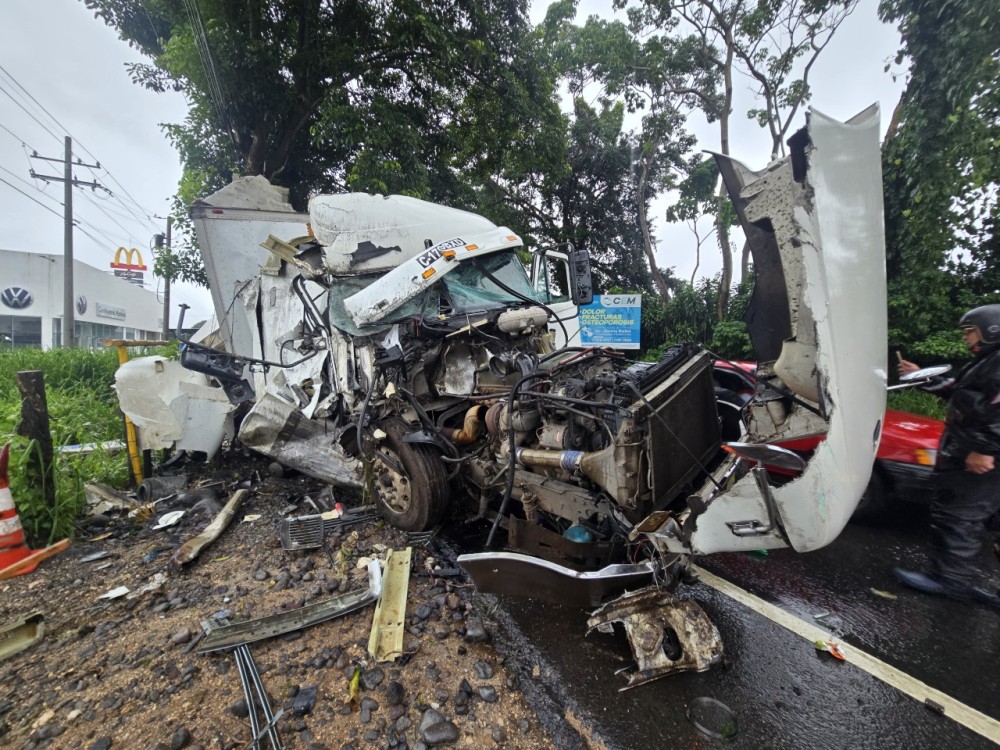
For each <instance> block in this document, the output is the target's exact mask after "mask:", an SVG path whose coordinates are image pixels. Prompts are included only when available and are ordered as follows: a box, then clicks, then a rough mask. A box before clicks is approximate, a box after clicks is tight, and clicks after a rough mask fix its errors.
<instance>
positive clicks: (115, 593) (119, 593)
mask: <svg viewBox="0 0 1000 750" xmlns="http://www.w3.org/2000/svg"><path fill="white" fill-rule="evenodd" d="M129 591H130V589H129V587H128V586H118V587H117V588H113V589H111V591H107V592H105V593H103V594H101V595H100V596H99V597H97V598H98V599H120V598H121V597H123V596H125V594H127V593H128V592H129Z"/></svg>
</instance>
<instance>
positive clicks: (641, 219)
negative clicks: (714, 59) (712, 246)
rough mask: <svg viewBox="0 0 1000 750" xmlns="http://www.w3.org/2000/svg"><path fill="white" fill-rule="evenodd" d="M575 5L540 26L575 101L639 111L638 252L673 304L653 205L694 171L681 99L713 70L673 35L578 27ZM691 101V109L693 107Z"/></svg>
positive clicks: (634, 191) (567, 3) (600, 23)
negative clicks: (613, 103)
mask: <svg viewBox="0 0 1000 750" xmlns="http://www.w3.org/2000/svg"><path fill="white" fill-rule="evenodd" d="M576 10H577V3H576V1H575V0H561V2H557V3H553V4H552V5H551V6H550V7H549V11H548V13H547V15H546V18H545V22H544V24H543V28H544V32H545V40H546V42H547V43H548V44H549V45H550V46H551V47H552V49H553V56H554V58H555V60H556V67H557V68H558V69H559V70H560V72H561V75H562V77H563V78H564V80H565V81H566V82H567V85H568V88H569V91H570V92H571V93H572V94H573V95H575V96H576V97H584V96H588V95H589V96H594V91H597V92H599V95H600V96H602V97H604V96H606V97H610V98H613V99H616V100H620V101H623V102H624V103H625V106H626V108H627V110H628V111H629V112H632V113H635V112H641V113H642V126H641V128H640V129H639V131H638V133H637V134H635V135H634V136H632V137H631V138H630V140H631V142H632V146H633V148H632V154H631V165H632V172H633V179H634V182H635V185H634V187H630V189H629V194H630V195H633V196H634V198H635V201H636V204H635V210H636V212H637V216H636V218H637V221H638V229H639V232H640V235H639V236H640V240H641V246H642V248H643V250H644V253H645V256H646V263H647V264H648V268H649V273H650V275H651V277H652V281H653V285H654V287H655V288H656V291H657V292H658V293H659V295H660V296H661V298H663V299H664V300H666V299H669V297H670V295H671V294H672V289H673V287H674V280H673V279H672V275H671V274H670V273H669V272H668V271H665V270H664V269H661V268H659V266H658V263H657V260H656V254H655V249H656V238H655V236H654V232H653V227H652V221H651V219H650V217H649V209H650V203H651V201H652V199H653V198H654V197H655V196H656V195H658V194H662V193H663V192H665V191H667V190H671V189H674V188H675V187H676V186H677V184H678V182H679V180H680V179H682V178H683V176H684V175H686V174H687V172H688V170H689V169H690V167H691V161H690V158H689V156H688V154H689V152H690V150H691V149H692V147H693V146H694V138H693V137H692V136H690V135H689V134H688V133H687V131H686V130H685V128H684V117H683V115H682V109H684V106H683V105H684V102H683V100H684V99H685V97H688V96H689V95H690V94H689V92H690V91H691V90H692V88H694V87H695V86H697V85H698V84H701V85H703V86H707V84H705V82H704V81H703V80H702V79H703V78H704V77H705V76H706V75H708V76H710V75H711V72H710V71H709V72H708V73H707V74H706V69H705V67H704V66H703V65H700V64H699V63H698V61H696V60H694V59H693V58H692V55H691V50H690V49H686V48H685V47H684V44H683V42H682V41H681V42H679V41H678V40H675V39H673V38H672V37H669V36H662V37H658V38H654V39H652V40H649V41H646V42H640V41H639V40H638V39H637V38H636V37H635V36H633V35H632V34H631V33H630V32H629V29H628V28H627V27H626V25H625V24H623V23H621V22H618V21H607V20H605V19H601V18H598V17H597V16H591V17H590V18H588V19H587V20H586V22H585V23H584V24H583V25H580V26H578V25H575V24H574V23H573V19H574V18H575V16H576ZM691 106H692V103H690V102H688V103H687V108H690V107H691Z"/></svg>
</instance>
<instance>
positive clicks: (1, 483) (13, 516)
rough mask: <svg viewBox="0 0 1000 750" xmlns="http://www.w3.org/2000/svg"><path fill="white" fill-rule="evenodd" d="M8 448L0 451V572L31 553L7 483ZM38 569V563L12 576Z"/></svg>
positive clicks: (25, 567)
mask: <svg viewBox="0 0 1000 750" xmlns="http://www.w3.org/2000/svg"><path fill="white" fill-rule="evenodd" d="M9 457H10V446H9V445H5V446H4V447H3V450H2V451H0V571H3V570H4V569H5V568H9V567H10V566H11V565H14V564H15V563H18V562H20V561H21V560H23V559H24V558H26V557H28V556H29V555H31V554H32V553H33V550H31V549H29V548H28V545H27V544H25V541H24V529H23V528H22V526H21V519H20V518H18V515H17V507H16V506H15V505H14V497H13V495H11V494H10V485H9V483H8V482H7V462H8V460H9ZM37 567H38V562H37V561H36V562H35V563H33V564H30V565H26V566H24V567H23V568H20V569H19V570H18V571H17V573H15V574H14V575H21V574H22V573H30V572H31V571H33V570H34V569H35V568H37Z"/></svg>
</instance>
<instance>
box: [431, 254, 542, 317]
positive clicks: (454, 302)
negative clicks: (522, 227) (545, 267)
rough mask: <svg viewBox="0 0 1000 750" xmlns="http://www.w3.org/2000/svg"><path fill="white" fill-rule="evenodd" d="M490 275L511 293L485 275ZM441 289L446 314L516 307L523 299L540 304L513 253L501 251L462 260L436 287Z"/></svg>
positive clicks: (522, 266) (526, 275)
mask: <svg viewBox="0 0 1000 750" xmlns="http://www.w3.org/2000/svg"><path fill="white" fill-rule="evenodd" d="M487 274H490V275H492V276H493V277H495V278H496V279H497V280H499V281H500V282H501V283H502V284H504V285H505V286H507V287H509V288H510V289H513V290H514V291H515V292H517V293H518V294H520V295H522V297H519V296H517V295H515V294H511V293H510V292H508V291H506V290H504V289H502V288H501V287H499V286H497V284H496V283H495V282H494V281H493V280H492V279H490V278H489V276H487ZM438 286H440V287H442V288H443V291H442V297H443V298H444V299H443V300H442V303H443V304H444V305H446V306H447V307H448V308H450V309H447V310H445V312H446V313H448V314H465V313H471V312H480V311H484V310H496V309H498V308H504V307H510V306H511V305H519V304H522V303H523V302H524V301H525V298H526V299H528V300H531V301H533V302H538V301H540V300H539V298H538V293H537V292H536V291H535V290H534V289H532V287H531V282H530V281H529V280H528V274H527V273H526V272H525V270H524V265H523V264H522V263H521V261H520V259H519V258H518V257H517V253H516V252H515V251H514V250H504V251H501V252H498V253H492V254H490V255H484V256H483V257H481V258H476V259H475V260H469V261H465V262H464V263H462V264H460V265H459V267H458V268H456V269H455V270H454V271H452V272H451V273H449V274H448V275H447V276H445V277H444V278H443V279H442V280H441V283H440V284H439V285H438Z"/></svg>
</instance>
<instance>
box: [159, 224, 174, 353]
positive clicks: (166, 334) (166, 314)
mask: <svg viewBox="0 0 1000 750" xmlns="http://www.w3.org/2000/svg"><path fill="white" fill-rule="evenodd" d="M173 223H174V220H173V217H171V216H168V217H167V257H168V258H169V257H171V255H170V254H171V252H172V246H171V244H170V229H171V227H172V226H173ZM173 271H174V269H173V263H171V264H170V266H169V267H168V269H167V276H166V278H164V279H163V336H162V338H163V340H164V341H170V274H172V273H173Z"/></svg>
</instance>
